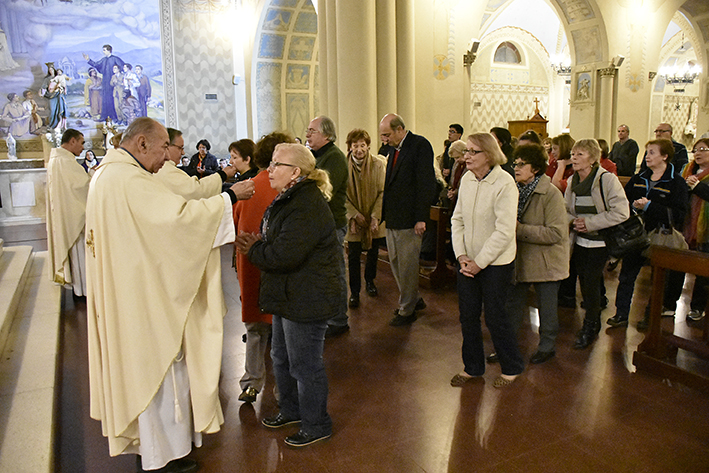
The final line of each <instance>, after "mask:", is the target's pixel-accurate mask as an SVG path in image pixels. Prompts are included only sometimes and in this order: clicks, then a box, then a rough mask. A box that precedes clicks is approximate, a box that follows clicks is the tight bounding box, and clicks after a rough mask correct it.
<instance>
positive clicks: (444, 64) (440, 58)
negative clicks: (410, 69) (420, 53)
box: [433, 54, 451, 80]
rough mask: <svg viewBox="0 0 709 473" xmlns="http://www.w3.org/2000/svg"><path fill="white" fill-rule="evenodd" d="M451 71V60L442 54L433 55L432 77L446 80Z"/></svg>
mask: <svg viewBox="0 0 709 473" xmlns="http://www.w3.org/2000/svg"><path fill="white" fill-rule="evenodd" d="M450 73H451V62H450V60H449V59H448V57H447V56H445V55H444V54H436V55H434V56H433V77H435V78H436V79H438V80H446V79H447V78H448V76H449V75H450Z"/></svg>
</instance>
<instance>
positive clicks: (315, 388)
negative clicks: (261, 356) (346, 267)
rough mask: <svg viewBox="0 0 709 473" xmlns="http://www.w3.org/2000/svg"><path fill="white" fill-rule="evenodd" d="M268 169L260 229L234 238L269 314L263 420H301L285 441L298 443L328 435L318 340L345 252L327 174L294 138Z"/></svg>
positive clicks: (335, 299) (272, 423) (334, 303)
mask: <svg viewBox="0 0 709 473" xmlns="http://www.w3.org/2000/svg"><path fill="white" fill-rule="evenodd" d="M268 173H269V180H270V183H271V187H272V188H273V189H275V190H277V191H278V195H276V197H275V199H274V200H273V202H272V203H271V205H269V206H268V208H267V209H266V211H265V212H264V215H263V219H262V221H261V232H260V234H259V235H255V234H253V233H243V234H241V235H239V236H238V237H237V240H236V244H237V249H238V251H239V252H241V253H244V254H246V255H248V258H249V261H251V263H253V264H254V265H255V266H256V267H258V268H259V269H260V270H261V287H260V292H259V305H260V307H261V309H262V310H263V311H265V312H269V313H271V314H273V328H272V330H273V336H272V341H271V359H272V360H273V373H274V376H275V378H276V384H277V385H278V391H279V405H280V412H279V413H278V414H276V415H274V416H272V417H267V418H265V419H263V420H262V424H263V425H264V426H266V427H268V428H271V429H277V428H280V427H284V426H286V425H292V424H300V430H299V431H298V433H296V434H294V435H291V436H289V437H286V440H285V442H286V444H287V445H290V446H292V447H304V446H306V445H310V444H312V443H315V442H318V441H320V440H324V439H326V438H328V437H330V435H332V420H331V419H330V415H329V414H328V412H327V393H328V389H327V375H326V373H325V364H324V362H323V346H324V342H325V331H326V330H327V321H328V319H329V318H331V317H332V316H333V314H335V313H336V312H337V310H338V307H339V296H340V295H341V294H342V292H343V291H345V290H346V289H345V287H343V283H342V280H341V278H340V276H339V268H340V265H341V264H344V263H343V262H342V260H341V259H342V258H343V252H342V249H341V248H342V247H341V246H340V244H339V242H338V240H337V235H336V234H335V220H334V219H333V217H332V213H331V212H330V208H329V207H328V205H327V200H328V199H329V198H330V197H331V195H332V185H331V184H330V179H329V177H328V174H327V172H326V171H323V170H321V169H316V168H315V158H314V157H313V155H312V153H311V152H310V151H309V150H308V149H307V148H306V147H305V146H303V145H300V144H291V143H282V144H279V145H277V146H276V148H275V151H274V153H273V158H272V160H271V164H270V165H269V166H268Z"/></svg>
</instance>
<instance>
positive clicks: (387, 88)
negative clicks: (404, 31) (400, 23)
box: [376, 0, 397, 119]
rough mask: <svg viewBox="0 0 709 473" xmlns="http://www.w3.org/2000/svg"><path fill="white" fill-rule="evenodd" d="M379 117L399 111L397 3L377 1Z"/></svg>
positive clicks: (388, 0)
mask: <svg viewBox="0 0 709 473" xmlns="http://www.w3.org/2000/svg"><path fill="white" fill-rule="evenodd" d="M376 5H377V24H376V26H377V27H376V30H377V31H376V35H377V117H378V118H379V119H381V118H382V117H383V116H384V115H386V114H387V113H395V112H396V111H397V100H396V96H397V88H396V83H397V80H396V75H397V74H396V70H397V68H396V3H395V2H392V1H391V0H377V2H376Z"/></svg>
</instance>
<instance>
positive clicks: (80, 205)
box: [46, 128, 91, 297]
mask: <svg viewBox="0 0 709 473" xmlns="http://www.w3.org/2000/svg"><path fill="white" fill-rule="evenodd" d="M83 150H84V135H83V134H82V133H81V132H80V131H78V130H74V129H72V128H69V129H68V130H66V131H65V132H64V134H63V135H62V143H61V146H60V147H59V148H54V149H52V151H51V152H50V154H49V163H47V199H46V201H47V202H46V204H47V250H48V251H49V278H50V279H51V280H52V281H54V282H56V283H58V284H62V285H65V286H68V287H72V289H73V290H74V296H75V297H83V296H86V264H85V261H84V247H85V243H84V224H85V222H86V196H87V194H88V192H89V181H90V180H91V178H90V177H89V175H88V174H86V171H85V170H84V168H83V167H82V166H81V164H79V163H78V162H77V161H76V157H77V156H78V155H80V154H81V152H82V151H83Z"/></svg>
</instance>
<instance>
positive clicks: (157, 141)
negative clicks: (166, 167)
mask: <svg viewBox="0 0 709 473" xmlns="http://www.w3.org/2000/svg"><path fill="white" fill-rule="evenodd" d="M169 146H170V137H169V135H168V133H167V130H166V129H165V127H164V126H162V125H161V124H160V123H159V122H157V121H155V120H153V119H152V118H148V117H141V118H137V119H135V120H134V121H133V123H131V124H130V125H128V128H126V131H124V132H123V138H122V139H121V148H123V149H125V150H126V151H128V152H129V153H130V154H132V155H133V156H134V157H135V159H137V160H138V162H140V164H142V165H143V167H145V169H147V170H148V171H150V172H153V173H155V172H158V171H159V170H160V168H161V167H162V165H163V164H165V161H167V160H168V159H169V154H168V148H169Z"/></svg>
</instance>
